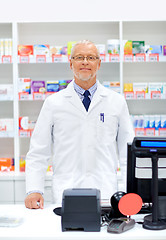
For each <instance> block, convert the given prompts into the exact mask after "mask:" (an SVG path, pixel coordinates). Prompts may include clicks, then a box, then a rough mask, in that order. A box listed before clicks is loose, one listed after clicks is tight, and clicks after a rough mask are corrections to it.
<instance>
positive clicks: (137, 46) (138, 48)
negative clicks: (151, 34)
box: [132, 41, 145, 55]
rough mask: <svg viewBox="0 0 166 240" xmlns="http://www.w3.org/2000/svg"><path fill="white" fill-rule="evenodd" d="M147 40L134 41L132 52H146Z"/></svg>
mask: <svg viewBox="0 0 166 240" xmlns="http://www.w3.org/2000/svg"><path fill="white" fill-rule="evenodd" d="M144 46H145V42H144V41H132V52H133V54H134V55H135V54H138V53H145V49H144Z"/></svg>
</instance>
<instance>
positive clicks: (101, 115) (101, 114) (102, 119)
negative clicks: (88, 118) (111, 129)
mask: <svg viewBox="0 0 166 240" xmlns="http://www.w3.org/2000/svg"><path fill="white" fill-rule="evenodd" d="M100 121H102V122H104V113H100Z"/></svg>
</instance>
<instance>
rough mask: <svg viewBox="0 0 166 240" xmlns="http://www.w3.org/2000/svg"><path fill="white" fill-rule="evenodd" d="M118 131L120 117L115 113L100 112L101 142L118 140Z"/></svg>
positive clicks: (98, 135) (98, 123) (99, 131)
mask: <svg viewBox="0 0 166 240" xmlns="http://www.w3.org/2000/svg"><path fill="white" fill-rule="evenodd" d="M117 131H118V119H117V117H116V116H113V115H106V114H105V115H104V113H103V114H100V116H99V119H98V120H97V139H98V140H99V141H100V142H101V143H106V142H109V143H110V141H114V140H116V136H117Z"/></svg>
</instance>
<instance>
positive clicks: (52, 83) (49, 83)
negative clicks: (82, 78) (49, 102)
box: [47, 81, 59, 92]
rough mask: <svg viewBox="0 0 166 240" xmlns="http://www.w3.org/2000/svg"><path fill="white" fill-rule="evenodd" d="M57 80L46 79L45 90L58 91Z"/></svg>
mask: <svg viewBox="0 0 166 240" xmlns="http://www.w3.org/2000/svg"><path fill="white" fill-rule="evenodd" d="M58 91H59V81H47V92H58Z"/></svg>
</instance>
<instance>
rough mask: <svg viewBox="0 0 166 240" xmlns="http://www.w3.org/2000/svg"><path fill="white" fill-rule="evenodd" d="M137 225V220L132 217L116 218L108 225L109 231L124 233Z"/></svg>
mask: <svg viewBox="0 0 166 240" xmlns="http://www.w3.org/2000/svg"><path fill="white" fill-rule="evenodd" d="M134 225H135V220H134V219H131V218H116V219H112V220H111V221H110V222H109V224H108V227H107V232H110V233H122V232H125V231H127V230H130V229H131V228H133V227H134Z"/></svg>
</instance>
